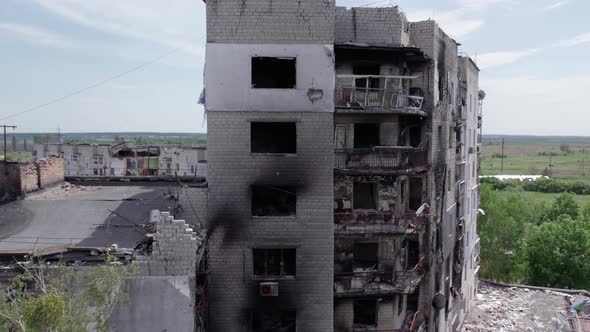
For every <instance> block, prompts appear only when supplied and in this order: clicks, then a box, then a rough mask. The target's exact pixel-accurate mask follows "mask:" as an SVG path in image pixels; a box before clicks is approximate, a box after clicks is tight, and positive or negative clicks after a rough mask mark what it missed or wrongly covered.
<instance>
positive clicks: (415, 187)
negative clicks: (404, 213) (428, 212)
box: [408, 178, 422, 211]
mask: <svg viewBox="0 0 590 332" xmlns="http://www.w3.org/2000/svg"><path fill="white" fill-rule="evenodd" d="M409 191H410V195H409V196H410V202H409V204H408V207H409V208H410V210H413V211H416V210H418V209H419V208H420V206H421V205H422V179H421V178H410V188H409Z"/></svg>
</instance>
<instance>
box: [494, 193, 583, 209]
mask: <svg viewBox="0 0 590 332" xmlns="http://www.w3.org/2000/svg"><path fill="white" fill-rule="evenodd" d="M509 193H510V192H509V191H499V192H498V194H499V195H509ZM519 194H521V195H523V196H524V197H525V198H528V199H530V200H533V201H535V202H540V203H545V204H551V203H552V202H553V200H554V199H555V197H557V196H558V195H559V194H552V193H539V192H534V191H523V192H520V193H519ZM574 198H575V200H576V202H577V203H578V205H580V206H584V205H587V204H589V203H590V195H574Z"/></svg>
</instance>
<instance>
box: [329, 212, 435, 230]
mask: <svg viewBox="0 0 590 332" xmlns="http://www.w3.org/2000/svg"><path fill="white" fill-rule="evenodd" d="M427 219H428V217H427V216H420V217H418V216H416V214H415V213H403V214H400V213H396V212H391V211H362V212H335V213H334V233H335V234H336V235H409V234H416V233H417V232H419V231H420V230H422V229H423V228H424V224H425V223H426V220H427Z"/></svg>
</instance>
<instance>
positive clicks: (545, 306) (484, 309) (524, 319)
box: [462, 282, 585, 332]
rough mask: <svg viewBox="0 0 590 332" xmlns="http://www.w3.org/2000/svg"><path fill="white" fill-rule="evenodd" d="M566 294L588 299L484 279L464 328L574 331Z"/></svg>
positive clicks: (475, 330) (465, 329)
mask: <svg viewBox="0 0 590 332" xmlns="http://www.w3.org/2000/svg"><path fill="white" fill-rule="evenodd" d="M566 298H569V299H570V300H571V301H572V302H577V301H580V300H583V299H585V297H583V296H580V295H569V294H565V293H561V292H556V291H552V290H535V289H529V288H519V287H506V288H504V287H496V286H490V285H486V284H484V283H483V282H482V284H481V285H480V286H479V289H478V293H477V294H476V297H475V299H474V300H473V303H474V306H473V309H472V310H471V312H470V313H469V314H468V315H467V318H466V319H465V324H464V325H463V329H462V331H465V332H467V331H473V332H483V331H552V332H570V331H573V329H572V327H571V323H570V319H569V317H568V304H567V302H566Z"/></svg>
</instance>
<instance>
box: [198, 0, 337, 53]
mask: <svg viewBox="0 0 590 332" xmlns="http://www.w3.org/2000/svg"><path fill="white" fill-rule="evenodd" d="M333 41H334V0H316V1H293V0H239V1H236V0H208V1H207V42H208V43H235V44H238V43H239V44H256V43H264V44H302V43H310V44H311V43H314V44H332V43H333Z"/></svg>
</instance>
